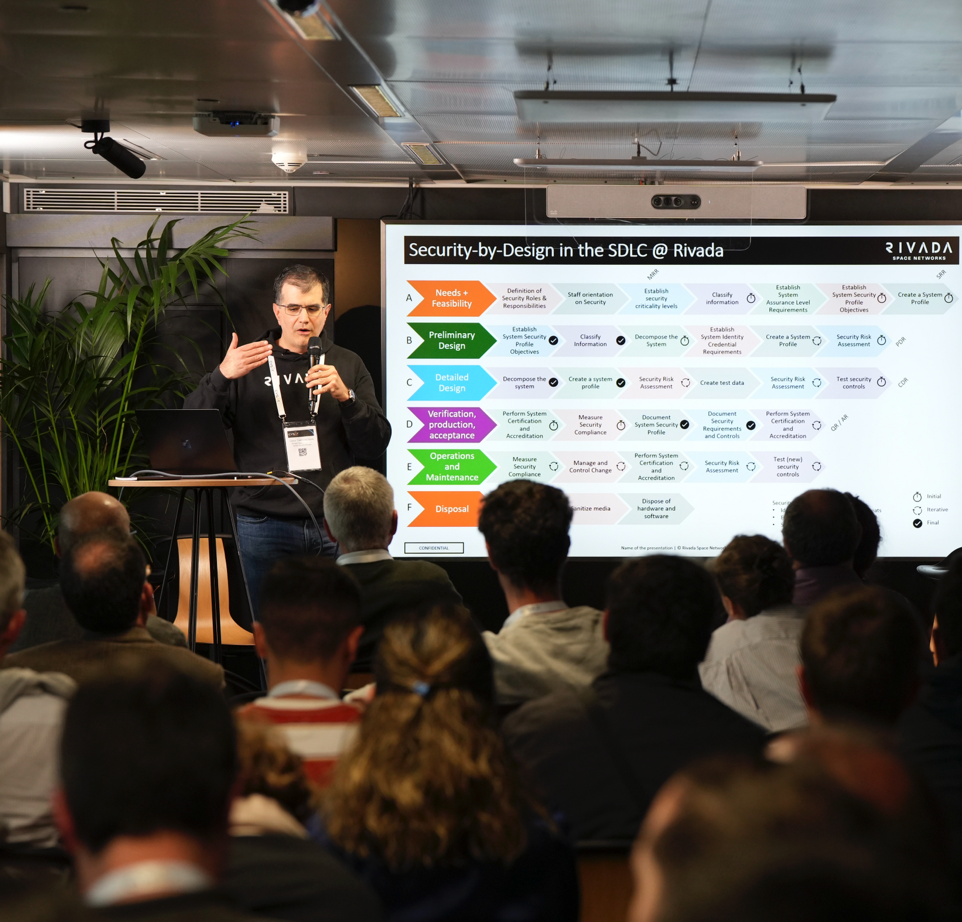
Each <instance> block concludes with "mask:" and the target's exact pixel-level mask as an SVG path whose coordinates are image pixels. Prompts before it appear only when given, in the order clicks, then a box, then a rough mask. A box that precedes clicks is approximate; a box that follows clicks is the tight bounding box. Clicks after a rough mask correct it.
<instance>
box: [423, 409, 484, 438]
mask: <svg viewBox="0 0 962 922" xmlns="http://www.w3.org/2000/svg"><path fill="white" fill-rule="evenodd" d="M408 409H409V410H410V411H411V412H412V413H413V414H414V415H415V416H416V417H417V418H418V420H419V421H420V422H421V423H423V427H422V428H421V429H419V430H418V431H417V432H416V433H415V434H414V435H413V436H412V437H411V439H410V441H412V442H480V441H481V440H482V439H483V438H484V437H485V436H486V435H488V433H490V432H491V430H492V429H494V427H495V426H496V425H497V424H496V423H495V421H494V420H493V419H491V417H490V416H488V414H487V413H485V412H484V410H482V409H480V408H479V407H408Z"/></svg>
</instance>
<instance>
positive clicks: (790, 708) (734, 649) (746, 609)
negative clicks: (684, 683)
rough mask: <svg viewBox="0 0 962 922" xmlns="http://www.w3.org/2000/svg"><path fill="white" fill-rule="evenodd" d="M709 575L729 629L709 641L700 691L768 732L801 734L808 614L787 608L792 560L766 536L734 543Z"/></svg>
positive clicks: (742, 538) (743, 537)
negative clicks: (802, 640)
mask: <svg viewBox="0 0 962 922" xmlns="http://www.w3.org/2000/svg"><path fill="white" fill-rule="evenodd" d="M711 569H712V570H713V572H714V574H715V579H716V580H717V581H718V588H719V590H721V594H722V602H723V603H724V605H725V610H726V611H727V612H728V623H727V624H724V625H722V626H721V627H720V628H718V629H717V630H716V631H715V632H714V633H713V634H712V638H711V643H710V644H709V646H708V652H707V653H706V654H705V660H704V662H703V663H702V664H701V665H700V666H699V667H698V672H699V674H700V676H701V684H702V687H703V688H704V689H705V691H708V692H711V693H712V694H713V695H714V696H715V697H716V698H718V699H719V700H720V701H723V702H724V703H725V704H727V705H728V706H729V707H731V708H734V709H735V710H736V711H738V713H739V714H742V715H743V716H745V717H747V718H748V719H749V720H753V721H755V723H757V724H760V725H761V726H763V727H765V728H766V729H767V730H771V731H773V732H778V731H780V730H792V729H794V728H796V727H800V726H804V725H805V723H806V721H807V717H806V712H805V704H804V702H803V701H802V696H801V693H800V692H799V689H798V678H797V675H796V669H797V667H798V665H799V663H800V662H801V660H800V658H799V653H798V639H799V637H800V636H801V633H802V625H803V624H804V620H805V612H804V610H803V609H801V608H797V607H793V606H792V604H791V602H792V591H793V588H794V585H795V571H794V569H793V568H792V561H791V558H790V557H789V556H788V554H787V552H786V551H785V548H783V547H782V546H781V545H780V544H776V543H775V542H774V541H772V540H770V539H769V538H766V537H764V536H763V535H751V536H749V535H738V536H737V537H735V538H733V539H732V540H731V541H730V542H729V543H728V546H727V547H726V548H725V549H724V550H723V551H722V552H721V554H720V555H719V556H718V557H717V558H716V559H715V561H714V564H713V566H712V568H711Z"/></svg>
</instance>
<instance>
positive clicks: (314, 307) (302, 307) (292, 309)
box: [277, 304, 324, 317]
mask: <svg viewBox="0 0 962 922" xmlns="http://www.w3.org/2000/svg"><path fill="white" fill-rule="evenodd" d="M277 306H278V307H283V308H284V310H286V311H287V316H288V317H296V316H297V315H298V314H299V313H300V312H301V311H307V312H308V314H310V315H311V316H312V317H313V316H314V315H315V314H319V313H320V312H321V311H322V310H324V305H323V304H278V305H277Z"/></svg>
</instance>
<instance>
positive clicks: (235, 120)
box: [194, 112, 281, 138]
mask: <svg viewBox="0 0 962 922" xmlns="http://www.w3.org/2000/svg"><path fill="white" fill-rule="evenodd" d="M280 130H281V120H280V117H279V116H277V115H273V114H271V113H270V112H198V113H197V114H196V115H195V116H194V131H196V132H197V133H198V134H202V135H204V136H206V137H208V138H273V137H274V136H275V135H276V134H277V133H278V132H279V131H280Z"/></svg>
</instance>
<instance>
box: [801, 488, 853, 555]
mask: <svg viewBox="0 0 962 922" xmlns="http://www.w3.org/2000/svg"><path fill="white" fill-rule="evenodd" d="M860 535H861V528H860V527H859V524H858V518H857V517H856V515H855V510H854V509H853V508H852V504H851V503H850V502H849V500H848V497H847V496H846V495H845V494H844V493H839V491H838V490H808V491H806V492H805V493H802V494H801V495H800V496H796V497H795V499H793V500H792V501H791V502H790V503H789V504H788V508H787V509H786V510H785V517H784V519H783V520H782V539H783V540H784V542H785V546H786V547H787V548H788V552H789V553H790V554H791V555H792V557H793V558H794V559H795V560H796V561H798V563H800V564H801V565H802V566H804V567H828V566H834V565H836V564H840V563H845V561H847V560H851V559H852V558H853V557H854V556H855V549H856V548H857V547H858V542H859V537H860Z"/></svg>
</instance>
